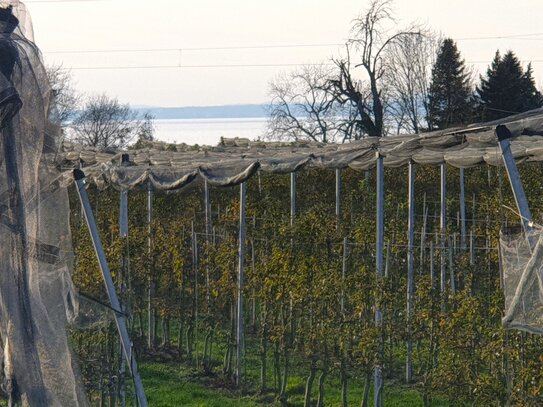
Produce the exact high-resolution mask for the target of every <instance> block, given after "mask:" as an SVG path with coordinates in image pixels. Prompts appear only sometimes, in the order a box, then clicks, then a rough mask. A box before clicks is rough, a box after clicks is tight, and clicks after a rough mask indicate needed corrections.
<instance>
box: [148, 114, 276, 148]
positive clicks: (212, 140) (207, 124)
mask: <svg viewBox="0 0 543 407" xmlns="http://www.w3.org/2000/svg"><path fill="white" fill-rule="evenodd" d="M266 122H267V118H265V117H262V118H249V119H241V118H238V119H179V120H177V119H176V120H155V137H156V138H157V139H158V140H161V141H165V142H168V143H177V144H180V143H186V144H189V145H192V144H200V145H202V144H206V145H212V146H214V145H217V144H218V143H219V142H220V140H221V137H228V138H234V137H241V138H248V139H250V140H253V139H256V138H257V137H259V136H262V135H264V133H265V131H266Z"/></svg>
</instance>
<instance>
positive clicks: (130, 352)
mask: <svg viewBox="0 0 543 407" xmlns="http://www.w3.org/2000/svg"><path fill="white" fill-rule="evenodd" d="M74 178H75V182H76V184H77V192H78V194H79V199H80V200H81V204H82V207H83V212H84V215H85V220H86V221H87V226H88V228H89V232H90V234H91V238H92V244H93V246H94V250H95V252H96V256H97V257H98V264H99V265H100V270H101V271H102V276H103V278H104V283H105V286H106V291H107V294H108V297H109V301H110V303H111V307H112V308H113V309H114V310H115V312H114V313H113V315H114V316H115V323H116V325H117V330H118V332H119V336H120V337H121V342H122V347H123V353H124V357H125V359H126V362H127V364H128V365H129V366H130V373H131V374H132V378H133V380H134V388H135V390H136V397H137V399H138V404H139V406H140V407H147V399H146V397H145V393H144V391H143V384H142V382H141V378H140V375H139V371H138V364H137V362H136V358H135V355H134V349H133V344H132V342H131V341H130V338H129V336H128V330H127V328H126V320H125V316H124V314H123V313H122V312H120V310H121V304H120V302H119V298H118V297H117V293H116V291H115V285H114V283H113V278H112V277H111V272H110V270H109V265H108V264H107V260H106V255H105V252H104V247H103V246H102V241H101V239H100V235H99V233H98V228H97V227H96V221H95V219H94V214H93V213H92V208H91V205H90V202H89V196H88V195H87V191H86V190H85V174H84V173H83V172H82V171H81V170H74Z"/></svg>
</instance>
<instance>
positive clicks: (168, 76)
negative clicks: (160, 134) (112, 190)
mask: <svg viewBox="0 0 543 407" xmlns="http://www.w3.org/2000/svg"><path fill="white" fill-rule="evenodd" d="M368 3H369V1H367V0H273V1H270V0H229V1H228V0H152V1H150V0H33V1H28V2H26V4H27V6H28V8H29V10H30V12H31V15H32V18H33V22H34V31H35V37H36V43H37V45H38V46H39V47H40V48H41V50H42V52H43V54H44V58H45V61H46V63H48V64H62V65H63V67H64V68H70V69H71V72H72V76H73V79H74V82H75V85H76V87H77V88H78V89H79V90H80V91H81V92H84V93H86V94H91V93H107V94H108V95H110V96H116V97H118V98H119V100H120V101H122V102H128V103H130V104H131V105H132V106H164V107H174V106H175V107H176V106H209V105H225V104H246V103H266V102H267V101H268V100H269V94H268V88H269V83H270V81H271V80H273V78H275V77H276V76H278V75H279V74H281V73H284V72H289V71H290V70H293V69H296V67H297V66H299V65H301V64H307V63H321V62H327V61H329V59H330V57H332V56H337V55H338V54H339V53H340V52H341V50H342V49H343V47H342V46H341V44H344V43H345V41H346V40H347V39H348V37H349V29H350V27H351V25H352V20H353V19H354V18H356V17H357V16H358V15H360V13H361V12H363V11H364V10H365V9H366V7H367V5H368ZM394 13H395V16H396V19H397V26H398V27H399V28H401V27H402V26H407V25H408V24H409V23H410V22H413V21H416V22H418V23H421V24H426V25H428V26H429V27H431V28H432V29H434V30H436V31H439V32H440V33H441V34H442V35H444V36H448V37H452V38H454V39H456V40H457V42H458V47H459V49H460V52H461V53H462V56H463V58H464V59H465V60H466V62H467V63H468V64H473V65H474V67H475V69H476V70H478V71H480V72H484V71H485V70H486V68H487V66H488V64H489V63H490V62H491V60H492V58H493V56H494V54H495V52H496V50H497V49H500V50H502V51H506V50H508V49H511V50H513V51H514V52H515V53H516V54H517V56H518V57H519V59H521V60H522V61H523V62H524V63H527V62H528V61H533V68H534V74H535V78H536V82H537V84H538V85H539V87H540V88H543V26H542V24H541V16H543V1H542V0H517V1H511V0H454V1H449V0H396V2H395V3H394ZM507 36H515V37H513V38H487V37H507ZM136 50H139V51H136ZM94 51H108V52H94ZM220 65H222V66H220ZM224 65H229V66H227V67H225V66H224ZM180 66H181V67H180ZM106 67H108V68H114V69H102V68H106Z"/></svg>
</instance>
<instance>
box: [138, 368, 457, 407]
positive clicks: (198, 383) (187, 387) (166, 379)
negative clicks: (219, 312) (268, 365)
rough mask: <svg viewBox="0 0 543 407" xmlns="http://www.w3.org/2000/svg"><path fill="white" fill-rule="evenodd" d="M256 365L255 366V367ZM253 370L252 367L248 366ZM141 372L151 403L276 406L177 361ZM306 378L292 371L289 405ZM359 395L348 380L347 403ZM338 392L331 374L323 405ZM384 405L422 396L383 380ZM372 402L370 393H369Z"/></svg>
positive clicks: (336, 402) (336, 400)
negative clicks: (293, 373) (349, 384)
mask: <svg viewBox="0 0 543 407" xmlns="http://www.w3.org/2000/svg"><path fill="white" fill-rule="evenodd" d="M258 369H259V367H258V366H255V370H258ZM248 370H252V369H248ZM141 374H142V377H143V382H144V386H145V393H146V394H147V398H148V401H149V405H150V406H156V407H177V406H192V407H204V406H205V407H230V406H232V407H234V406H240V407H243V406H279V405H280V404H279V403H278V402H276V401H275V397H274V396H275V395H274V394H273V393H272V392H270V393H268V394H265V395H259V396H253V395H249V393H250V394H254V391H252V390H251V389H249V391H247V392H246V393H244V392H243V391H239V390H233V389H231V388H229V386H227V385H226V384H225V383H222V382H221V380H220V377H219V376H215V377H212V376H211V377H210V376H204V375H202V374H199V373H198V372H197V371H195V370H192V369H190V368H187V367H184V366H183V365H180V364H179V363H177V362H165V363H159V362H151V361H145V362H143V363H142V364H141ZM304 384H305V378H304V377H301V376H298V375H296V376H295V375H293V376H292V377H291V379H290V380H289V386H288V393H289V404H290V405H291V406H293V407H294V406H296V407H297V406H303V398H304ZM316 390H317V386H314V393H315V394H314V397H313V400H314V402H315V401H316V398H317V394H316ZM361 397H362V383H356V382H355V381H352V382H351V387H350V389H349V405H350V406H359V405H360V401H361ZM340 400H341V393H340V386H339V381H338V380H337V379H336V378H335V377H334V376H330V379H329V380H327V383H326V393H325V404H326V406H340ZM384 401H385V406H387V407H388V406H398V407H400V406H402V407H409V406H421V405H422V399H421V397H420V395H419V394H418V392H417V391H415V390H413V389H410V388H407V387H406V386H402V385H400V384H395V383H393V382H386V383H385V400H384ZM370 405H373V395H371V397H370ZM433 405H434V406H436V407H437V406H454V404H451V403H449V402H446V401H443V400H436V401H435V403H434V404H433Z"/></svg>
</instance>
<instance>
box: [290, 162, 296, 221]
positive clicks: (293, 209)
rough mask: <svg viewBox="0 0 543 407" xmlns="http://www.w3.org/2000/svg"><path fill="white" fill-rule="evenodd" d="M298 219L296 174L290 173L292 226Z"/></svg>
mask: <svg viewBox="0 0 543 407" xmlns="http://www.w3.org/2000/svg"><path fill="white" fill-rule="evenodd" d="M295 217H296V173H295V172H291V173H290V226H293V225H294V218H295Z"/></svg>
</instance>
